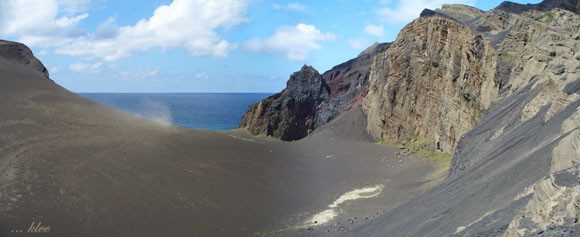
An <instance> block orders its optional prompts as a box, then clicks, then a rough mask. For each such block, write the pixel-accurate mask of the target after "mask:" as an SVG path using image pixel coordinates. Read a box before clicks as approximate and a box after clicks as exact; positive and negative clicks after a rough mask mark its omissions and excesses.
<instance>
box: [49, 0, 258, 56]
mask: <svg viewBox="0 0 580 237" xmlns="http://www.w3.org/2000/svg"><path fill="white" fill-rule="evenodd" d="M247 6H248V1H247V0H214V1H201V0H174V1H173V2H172V3H171V4H169V5H162V6H160V7H158V8H157V9H156V10H155V12H154V13H153V16H151V17H150V18H149V19H142V20H140V21H139V22H137V24H135V25H133V26H122V27H117V26H116V25H115V24H114V18H109V19H108V20H107V21H105V22H103V23H102V24H101V25H100V26H99V30H98V31H97V34H96V36H95V37H94V38H87V39H85V40H81V41H77V42H74V43H71V44H68V45H65V46H63V47H60V48H58V49H57V50H55V52H56V53H60V54H67V55H71V56H88V57H101V58H103V59H104V60H106V61H113V60H117V59H120V58H125V57H129V56H130V55H131V53H132V52H133V51H146V50H149V49H151V48H153V47H161V48H162V49H163V50H165V49H169V48H185V49H187V50H188V51H189V53H190V55H192V56H217V57H226V56H227V54H228V51H230V50H232V49H235V48H236V45H235V44H231V43H229V42H228V41H226V40H223V39H221V37H220V36H219V35H218V33H217V30H218V29H222V30H229V29H230V28H232V27H234V26H236V25H239V24H241V23H243V22H246V21H247V20H248V19H247V17H246V9H247Z"/></svg>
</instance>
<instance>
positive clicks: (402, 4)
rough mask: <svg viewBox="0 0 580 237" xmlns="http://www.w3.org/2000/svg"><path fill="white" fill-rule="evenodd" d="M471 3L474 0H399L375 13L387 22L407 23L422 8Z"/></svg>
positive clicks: (415, 16)
mask: <svg viewBox="0 0 580 237" xmlns="http://www.w3.org/2000/svg"><path fill="white" fill-rule="evenodd" d="M457 3H460V4H468V5H473V3H474V0H405V1H403V0H400V1H399V2H398V3H397V5H396V7H394V8H390V7H384V8H380V9H379V10H377V14H378V15H379V16H380V17H381V18H382V19H383V20H384V21H385V22H387V23H389V24H401V23H408V22H410V21H412V20H413V19H415V18H417V17H419V14H420V13H421V11H423V9H425V8H429V9H435V8H440V7H441V5H443V4H457Z"/></svg>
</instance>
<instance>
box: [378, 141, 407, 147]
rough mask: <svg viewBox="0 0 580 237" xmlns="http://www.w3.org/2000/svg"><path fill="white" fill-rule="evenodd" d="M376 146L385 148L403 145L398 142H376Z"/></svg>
mask: <svg viewBox="0 0 580 237" xmlns="http://www.w3.org/2000/svg"><path fill="white" fill-rule="evenodd" d="M375 144H377V145H383V146H397V147H398V146H399V145H401V143H400V142H399V141H397V140H381V141H375Z"/></svg>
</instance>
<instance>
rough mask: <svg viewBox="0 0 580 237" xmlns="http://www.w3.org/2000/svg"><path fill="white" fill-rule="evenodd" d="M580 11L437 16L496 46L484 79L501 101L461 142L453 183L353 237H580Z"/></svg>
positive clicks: (565, 7) (555, 3) (512, 7)
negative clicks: (492, 63) (387, 235)
mask: <svg viewBox="0 0 580 237" xmlns="http://www.w3.org/2000/svg"><path fill="white" fill-rule="evenodd" d="M579 6H580V3H579V2H578V1H574V0H546V1H543V2H542V3H541V4H528V5H520V4H516V3H510V2H506V3H502V4H501V5H500V6H499V7H497V8H495V9H492V10H490V11H487V12H482V13H481V14H479V13H477V12H476V11H472V10H471V9H469V8H466V7H464V6H454V7H449V6H448V7H445V6H444V7H443V8H442V9H439V10H437V11H436V12H437V13H439V14H438V15H431V16H429V17H431V18H439V17H441V18H445V19H450V20H452V21H455V22H457V23H458V24H460V25H462V26H466V27H468V28H469V29H471V30H472V32H473V34H474V35H475V37H478V36H479V37H481V38H482V40H483V41H484V42H489V45H490V46H491V47H493V49H494V51H495V53H494V54H493V55H492V58H493V60H494V61H495V62H496V66H495V70H493V71H492V72H491V73H488V74H487V76H488V79H486V80H492V81H493V83H492V84H493V87H492V90H496V91H497V93H498V94H497V96H496V97H495V98H493V97H491V99H492V101H491V103H490V104H489V108H488V109H487V110H485V111H484V112H483V114H482V115H481V118H480V119H479V120H478V121H477V122H476V123H475V124H473V125H472V126H473V128H472V129H470V130H468V131H467V132H466V133H464V134H463V135H461V136H460V139H459V140H458V142H457V145H456V146H455V149H454V158H453V161H452V163H451V166H450V170H449V176H448V177H447V179H446V181H444V182H443V183H442V184H441V185H440V186H438V187H436V188H434V189H433V190H431V191H428V192H427V193H425V194H423V195H420V196H418V197H416V198H414V199H412V200H411V201H409V202H408V203H405V204H403V205H402V206H400V207H398V208H396V209H395V210H392V211H390V212H388V213H387V214H385V215H384V216H382V217H381V218H377V220H375V221H373V222H371V223H369V224H368V225H366V226H363V227H361V228H360V229H358V230H356V231H355V232H353V235H358V236H361V235H364V236H382V235H385V233H404V234H405V235H412V236H446V235H451V234H454V235H458V236H499V235H504V236H517V235H523V236H530V235H534V236H535V235H546V236H561V235H564V236H568V235H570V236H576V235H578V233H579V231H580V224H578V218H579V217H580V216H579V215H580V214H579V213H580V212H579V211H578V210H579V209H578V203H579V198H578V197H579V193H578V185H579V178H578V177H579V175H578V174H579V166H578V164H579V163H578V162H580V160H579V158H578V157H579V155H580V149H579V147H580V135H579V134H580V133H579V131H580V119H579V118H580V115H579V112H578V111H579V108H580V97H579V93H578V92H579V89H578V88H580V87H579V86H578V85H580V57H578V55H579V53H580V25H579V24H580V12H579V9H580V7H579ZM462 9H468V11H466V12H465V13H464V12H463V11H464V10H462ZM470 16H473V18H471V19H470ZM419 20H420V19H419ZM419 20H416V21H415V22H417V21H419ZM415 22H414V23H412V24H415ZM456 32H457V33H459V31H456ZM425 34H427V33H425ZM397 40H399V39H397ZM396 47H397V45H396V42H395V43H394V44H393V46H392V47H391V48H390V49H389V50H388V51H387V54H388V53H389V51H390V50H393V49H394V48H396ZM428 51H429V50H428V49H427V50H426V52H428ZM426 54H427V53H426ZM427 55H428V54H427ZM451 55H452V54H451ZM391 57H392V56H391ZM379 58H380V55H379V56H377V62H379V61H378V59H379ZM421 62H422V61H421V60H419V62H418V63H421ZM391 70H392V69H391ZM387 73H388V74H387V75H391V74H393V73H392V72H390V71H389V72H387ZM373 81H374V80H373V76H371V82H373ZM389 83H390V82H388V81H387V82H382V84H381V85H387V84H389ZM373 86H374V83H372V84H371V88H373V89H374V87H373ZM379 88H380V87H379ZM389 88H391V87H383V93H388V91H389V90H388V89H389ZM395 88H400V87H395ZM467 88H468V87H467ZM482 89H483V87H482ZM398 94H399V93H397V97H398ZM372 95H373V92H372V90H371V92H370V93H369V96H368V97H367V98H369V99H370V98H372ZM416 96H418V95H416ZM451 96H452V97H453V96H454V94H453V93H451ZM395 98H396V97H395ZM409 98H413V97H409ZM387 101H388V100H387ZM365 103H366V101H365ZM395 104H397V103H395ZM483 105H485V104H483ZM371 106H372V105H371ZM379 108H380V107H379ZM455 113H464V112H455ZM372 116H374V115H371V114H368V118H369V123H368V124H369V126H371V121H370V119H371V118H372ZM375 122H376V121H375ZM386 122H387V123H388V122H389V120H386ZM444 122H445V119H443V120H441V121H436V123H444ZM379 125H380V124H379ZM411 125H412V124H411ZM385 127H386V126H385ZM417 127H418V126H417ZM378 128H381V127H378ZM386 128H388V127H386Z"/></svg>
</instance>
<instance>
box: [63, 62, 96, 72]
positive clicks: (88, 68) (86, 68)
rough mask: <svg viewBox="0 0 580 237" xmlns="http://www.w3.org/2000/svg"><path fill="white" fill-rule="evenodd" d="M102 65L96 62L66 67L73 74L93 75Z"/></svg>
mask: <svg viewBox="0 0 580 237" xmlns="http://www.w3.org/2000/svg"><path fill="white" fill-rule="evenodd" d="M102 65H103V63H101V62H97V63H93V64H90V63H74V64H71V65H69V66H68V69H69V70H71V71H74V72H91V73H95V72H98V70H97V69H99V68H100V67H101V66H102Z"/></svg>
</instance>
